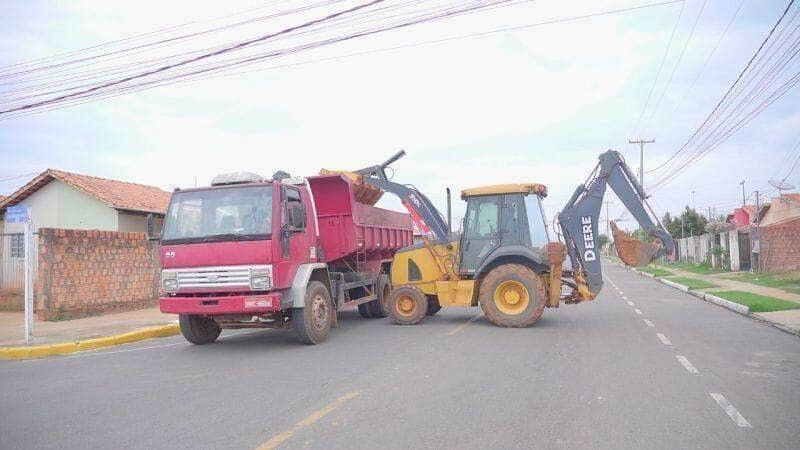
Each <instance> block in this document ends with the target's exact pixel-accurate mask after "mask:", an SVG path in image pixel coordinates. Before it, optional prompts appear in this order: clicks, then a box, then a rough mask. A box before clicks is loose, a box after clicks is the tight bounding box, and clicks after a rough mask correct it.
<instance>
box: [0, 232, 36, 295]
mask: <svg viewBox="0 0 800 450" xmlns="http://www.w3.org/2000/svg"><path fill="white" fill-rule="evenodd" d="M37 241H38V239H37V236H36V234H34V236H33V242H32V245H31V246H30V247H28V246H26V245H25V234H24V233H5V234H0V301H2V303H4V304H5V305H6V306H10V307H19V308H20V309H21V308H22V307H23V299H24V296H25V249H26V248H33V249H34V250H33V254H32V255H31V256H32V259H33V261H32V262H33V264H32V266H33V270H34V273H35V272H36V267H37V266H38V261H39V257H38V250H37V247H38V245H37V244H38V242H37Z"/></svg>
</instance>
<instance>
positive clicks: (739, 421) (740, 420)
mask: <svg viewBox="0 0 800 450" xmlns="http://www.w3.org/2000/svg"><path fill="white" fill-rule="evenodd" d="M709 395H711V398H713V399H714V401H715V402H717V404H718V405H719V407H720V408H722V410H723V411H725V414H727V415H728V417H730V418H731V420H733V422H734V423H735V424H736V426H739V427H744V428H753V426H752V425H750V422H748V421H747V419H745V418H744V417H743V416H742V415H741V414H739V411H738V410H736V407H735V406H733V405H731V403H730V402H729V401H728V399H726V398H725V396H724V395H722V394H717V393H716V392H709Z"/></svg>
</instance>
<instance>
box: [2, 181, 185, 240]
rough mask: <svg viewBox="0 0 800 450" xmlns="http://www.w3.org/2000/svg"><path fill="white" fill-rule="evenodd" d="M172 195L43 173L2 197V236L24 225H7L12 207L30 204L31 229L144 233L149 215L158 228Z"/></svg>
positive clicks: (126, 184) (118, 183)
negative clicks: (6, 218) (10, 207)
mask: <svg viewBox="0 0 800 450" xmlns="http://www.w3.org/2000/svg"><path fill="white" fill-rule="evenodd" d="M170 197H171V193H169V192H166V191H163V190H161V189H159V188H157V187H153V186H145V185H142V184H136V183H129V182H124V181H118V180H109V179H106V178H98V177H93V176H89V175H80V174H75V173H70V172H64V171H61V170H54V169H47V170H46V171H44V172H42V173H41V174H39V175H38V176H36V177H35V178H34V179H33V180H31V181H30V182H28V183H27V184H25V185H24V186H22V187H21V188H19V189H18V190H17V191H16V192H14V193H13V194H11V195H9V196H8V197H5V198H2V199H0V233H6V234H9V233H18V232H21V231H22V224H20V223H6V222H5V211H6V209H7V208H8V207H9V206H14V205H25V206H28V208H29V215H30V218H31V222H32V223H33V227H34V229H39V228H66V229H82V230H103V231H134V232H145V231H146V230H147V216H148V215H149V214H153V216H154V219H155V228H156V230H160V228H161V223H162V222H163V219H164V214H165V213H166V211H167V206H168V205H169V200H170Z"/></svg>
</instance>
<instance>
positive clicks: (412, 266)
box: [408, 259, 422, 281]
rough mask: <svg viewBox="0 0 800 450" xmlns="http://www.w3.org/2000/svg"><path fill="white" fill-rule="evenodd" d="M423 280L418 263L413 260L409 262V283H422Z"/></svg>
mask: <svg viewBox="0 0 800 450" xmlns="http://www.w3.org/2000/svg"><path fill="white" fill-rule="evenodd" d="M420 280H422V272H420V270H419V266H418V265H417V263H415V262H414V260H413V259H409V260H408V281H420Z"/></svg>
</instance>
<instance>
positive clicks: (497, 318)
mask: <svg viewBox="0 0 800 450" xmlns="http://www.w3.org/2000/svg"><path fill="white" fill-rule="evenodd" d="M479 299H480V303H481V309H482V310H483V313H484V314H485V315H486V317H487V318H488V319H489V320H490V321H491V322H492V323H493V324H495V325H497V326H501V327H513V328H521V327H527V326H528V325H531V324H532V323H534V322H536V321H537V320H539V318H540V317H542V312H544V307H545V302H546V300H547V299H546V296H545V293H544V286H543V285H542V282H541V280H540V279H539V277H538V276H537V275H536V273H535V272H534V271H533V270H531V269H530V268H528V267H526V266H523V265H521V264H503V265H500V266H497V267H495V268H494V269H492V270H491V272H489V273H488V274H487V275H486V277H485V278H484V279H483V280H482V281H481V287H480V292H479Z"/></svg>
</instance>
